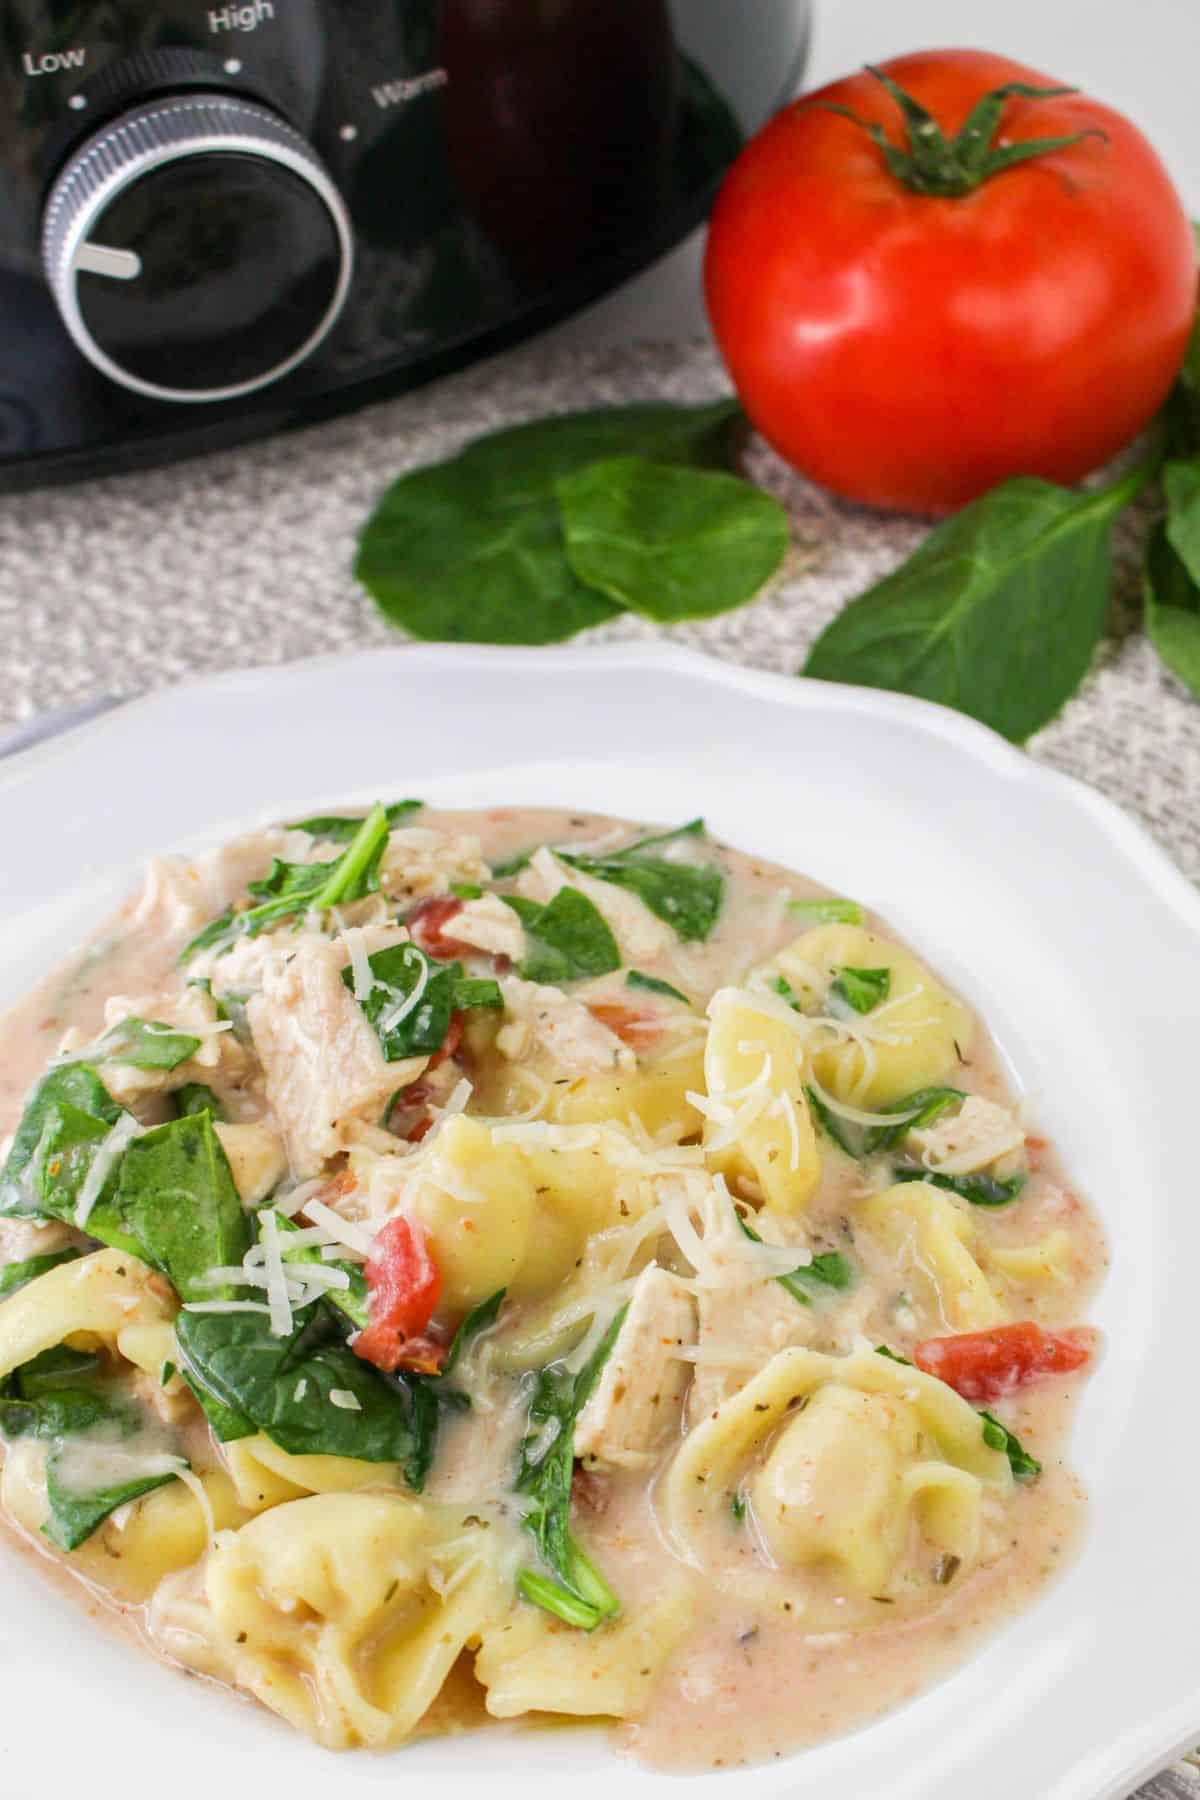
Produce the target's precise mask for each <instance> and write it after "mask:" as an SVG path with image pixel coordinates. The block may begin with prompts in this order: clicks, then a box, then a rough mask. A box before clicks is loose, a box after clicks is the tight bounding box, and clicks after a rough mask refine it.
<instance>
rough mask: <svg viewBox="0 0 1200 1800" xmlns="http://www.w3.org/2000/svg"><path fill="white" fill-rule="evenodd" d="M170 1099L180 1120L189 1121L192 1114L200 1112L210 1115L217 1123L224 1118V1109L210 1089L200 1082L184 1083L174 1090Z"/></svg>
mask: <svg viewBox="0 0 1200 1800" xmlns="http://www.w3.org/2000/svg"><path fill="white" fill-rule="evenodd" d="M171 1098H172V1100H173V1101H174V1102H175V1111H176V1112H177V1113H178V1115H179V1117H180V1118H181V1119H189V1118H191V1116H192V1114H193V1113H202V1112H206V1113H211V1114H212V1116H213V1118H214V1120H215V1121H217V1123H220V1122H221V1121H222V1120H223V1119H224V1117H225V1108H224V1107H223V1106H222V1105H221V1102H220V1101H219V1100H218V1099H217V1096H216V1095H215V1094H214V1093H213V1091H212V1089H211V1088H210V1087H207V1086H206V1085H205V1083H204V1082H202V1081H185V1082H184V1084H183V1086H182V1087H177V1088H176V1089H175V1091H174V1093H173V1094H172V1095H171Z"/></svg>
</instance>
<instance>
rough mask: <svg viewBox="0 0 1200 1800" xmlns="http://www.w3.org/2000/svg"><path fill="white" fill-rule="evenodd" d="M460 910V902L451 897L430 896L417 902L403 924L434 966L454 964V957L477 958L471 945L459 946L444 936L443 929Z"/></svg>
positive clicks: (452, 895)
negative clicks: (436, 963)
mask: <svg viewBox="0 0 1200 1800" xmlns="http://www.w3.org/2000/svg"><path fill="white" fill-rule="evenodd" d="M462 909H463V903H462V901H461V900H459V899H458V898H457V897H456V896H455V895H454V894H431V895H430V896H429V898H428V899H427V900H418V901H417V904H416V905H415V906H414V907H413V909H412V911H411V912H410V913H409V915H408V917H407V919H405V921H404V923H405V924H406V925H407V926H408V929H409V931H410V932H411V933H412V938H413V942H414V943H415V944H416V946H417V948H418V949H419V950H423V951H424V952H425V954H426V956H432V957H433V958H434V959H435V961H437V962H453V961H454V958H455V957H456V956H463V955H467V956H474V955H476V954H478V953H477V952H476V951H474V950H473V949H472V948H471V946H470V944H460V943H459V942H458V940H457V939H456V938H452V937H447V936H446V926H447V925H448V924H449V923H450V921H451V919H453V918H454V917H455V915H456V914H458V913H460V912H461V911H462Z"/></svg>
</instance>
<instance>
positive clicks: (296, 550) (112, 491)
mask: <svg viewBox="0 0 1200 1800" xmlns="http://www.w3.org/2000/svg"><path fill="white" fill-rule="evenodd" d="M726 386H727V384H726V382H725V380H724V377H723V373H722V371H721V369H720V367H719V364H718V363H717V361H716V359H715V357H714V355H713V353H712V352H711V350H709V349H708V348H707V347H706V346H704V345H701V344H696V345H685V346H680V345H678V344H668V345H645V346H640V347H635V348H633V349H628V350H621V351H619V352H617V351H602V352H594V353H580V352H562V351H560V352H555V353H547V352H546V351H545V350H542V349H539V348H538V347H537V346H536V345H533V346H529V347H526V348H524V349H522V350H518V351H515V352H513V353H511V354H510V355H508V356H505V357H503V358H500V359H497V360H495V361H493V362H490V363H488V364H485V365H483V366H482V367H480V368H478V369H475V370H471V371H468V372H467V373H466V374H463V375H459V376H455V377H453V378H451V379H449V380H447V381H443V382H440V383H438V384H437V385H435V386H433V387H430V388H426V389H423V390H422V391H420V392H419V393H416V394H412V395H409V396H406V397H405V398H403V399H399V400H394V401H389V402H387V403H385V404H383V405H380V406H377V407H374V408H371V409H370V410H368V411H366V412H362V413H359V414H357V415H356V416H354V417H352V418H349V419H344V420H339V421H335V422H334V423H332V424H329V425H324V426H320V427H318V428H316V429H314V430H310V431H305V432H302V433H295V434H292V435H289V436H285V437H279V438H276V439H274V440H271V441H269V442H267V443H265V444H256V445H251V446H249V447H247V448H245V449H241V450H236V451H231V452H227V453H223V454H220V455H217V456H212V457H208V458H206V459H204V460H202V461H198V462H187V463H181V464H180V465H178V466H177V467H176V468H172V469H162V470H158V471H155V472H153V473H150V474H146V475H134V476H124V477H121V478H118V479H113V480H105V481H97V482H92V483H89V484H87V485H85V486H82V487H75V488H66V489H59V490H51V491H47V492H41V493H35V494H28V495H18V496H8V497H5V498H3V499H0V629H2V632H3V644H4V666H5V675H6V680H5V681H4V684H3V687H2V688H0V724H3V723H14V722H17V721H21V720H25V719H28V718H30V717H32V716H33V715H34V714H36V713H39V712H42V711H45V710H47V709H49V708H52V707H60V706H64V705H67V704H71V703H77V702H80V701H83V700H85V699H88V698H90V697H91V696H93V695H97V694H115V695H132V694H137V693H142V692H145V691H146V690H147V689H150V688H155V687H159V686H162V685H163V684H165V683H169V682H175V681H180V680H183V679H185V678H186V677H188V676H190V675H195V674H200V673H210V672H216V671H220V670H223V669H230V668H236V667H238V666H245V665H248V664H258V663H268V662H270V663H277V662H286V661H289V660H291V659H293V658H296V657H302V656H310V655H313V654H316V653H318V652H321V651H330V650H341V649H347V648H350V647H352V646H358V645H365V644H386V643H394V642H395V641H396V636H397V634H396V633H395V631H394V630H393V629H392V628H391V627H390V626H388V625H387V624H385V623H384V622H383V621H382V620H381V619H380V618H379V616H378V615H377V614H376V613H375V611H374V608H373V607H372V605H371V602H370V601H369V599H368V598H367V597H366V595H365V594H363V593H362V591H361V590H360V589H359V588H358V587H357V586H356V584H355V582H354V580H353V578H352V576H351V573H350V565H351V559H352V555H353V546H354V538H355V533H356V532H357V530H358V528H359V526H360V525H361V524H362V522H363V520H364V518H365V517H366V515H367V513H368V511H369V510H370V508H371V506H372V504H373V502H374V501H375V499H376V498H377V496H378V495H379V493H380V492H381V491H382V489H383V488H384V487H385V486H386V485H387V483H388V481H389V480H391V479H392V478H393V477H394V476H395V475H397V474H399V473H400V472H401V471H402V470H404V469H407V468H411V467H415V466H417V465H419V464H422V463H426V462H431V461H435V460H438V459H440V458H442V457H445V456H449V455H451V454H453V453H454V451H455V450H456V449H457V448H458V447H459V445H460V444H461V443H463V442H464V441H466V440H467V439H469V438H472V437H475V436H478V435H479V434H480V433H482V432H485V431H489V430H494V429H497V428H499V427H500V426H503V425H510V424H515V423H518V422H519V421H521V420H522V419H525V418H529V417H533V416H535V415H538V414H542V413H545V412H552V411H565V410H568V409H571V408H575V407H582V406H590V405H603V404H609V403H616V402H620V401H628V400H633V399H650V398H666V399H676V400H700V399H705V398H708V397H710V396H711V395H713V394H715V393H720V392H723V391H724V390H725V388H726ZM751 465H752V470H753V473H754V474H755V476H756V477H757V478H758V479H760V480H762V481H763V482H764V483H766V484H767V485H769V486H771V487H772V488H774V490H775V491H776V492H778V493H779V494H780V495H781V496H782V497H783V498H785V499H786V500H787V501H788V503H789V505H790V507H791V509H792V513H793V518H794V526H795V531H794V536H795V543H794V547H793V550H792V553H791V555H790V557H789V559H788V564H787V566H786V568H785V570H784V573H783V576H782V579H780V580H779V581H778V582H776V583H775V585H774V586H773V587H772V589H771V590H770V591H769V592H768V593H767V594H766V595H765V596H764V597H763V598H761V599H759V600H758V601H756V602H755V603H754V604H753V605H751V606H748V607H744V608H742V609H741V610H740V611H738V612H735V613H730V614H728V615H726V616H725V617H724V618H721V619H716V620H713V621H711V622H708V623H706V624H702V625H688V626H680V627H677V628H675V629H674V630H673V631H671V632H669V633H667V634H666V635H668V636H672V637H675V638H677V639H679V640H680V641H682V642H685V643H690V644H693V645H696V646H697V647H699V648H702V649H705V650H708V651H710V652H712V653H713V654H715V655H717V656H724V657H728V658H730V659H731V660H733V661H736V662H740V663H745V664H751V665H753V666H755V667H759V668H765V669H775V670H779V671H782V672H784V673H791V672H794V671H795V670H796V669H797V668H798V667H799V665H800V664H801V663H802V662H803V660H804V656H805V653H806V651H807V648H808V646H809V644H810V643H811V642H812V640H813V638H814V637H815V636H816V634H817V632H818V631H819V630H820V629H821V627H822V626H823V625H824V624H825V623H826V622H827V621H828V620H829V619H830V618H831V617H832V616H833V614H834V613H835V612H836V611H837V610H838V609H839V607H840V605H841V604H842V602H843V601H844V600H845V599H847V598H848V597H850V596H851V595H853V594H855V593H858V592H860V591H861V590H862V589H863V588H864V587H866V586H867V585H868V584H869V583H870V582H871V581H873V580H876V579H877V578H878V577H879V576H881V575H882V574H884V573H886V571H887V570H888V569H890V568H892V567H893V566H894V565H895V564H896V563H897V562H899V561H901V560H902V559H903V558H904V556H905V555H907V553H908V552H909V551H910V550H911V549H912V548H913V547H914V546H915V545H916V544H917V543H918V542H919V540H920V538H921V536H922V534H923V532H924V531H925V530H926V529H927V525H926V524H923V523H922V522H921V521H918V520H908V519H889V518H884V517H881V516H879V515H877V514H872V513H870V512H867V511H865V510H863V509H861V508H857V507H852V506H845V505H842V504H840V503H838V502H835V501H832V500H830V499H829V498H828V497H827V496H825V495H822V494H820V493H818V492H817V491H815V490H814V489H812V488H811V487H809V486H808V485H807V484H806V483H804V482H802V481H800V480H799V479H797V478H796V477H794V476H792V475H791V474H790V473H789V471H787V470H786V469H784V468H783V467H782V465H780V464H779V463H778V462H777V461H776V459H775V458H773V457H772V456H771V455H770V454H769V452H767V451H766V450H765V449H763V448H762V447H759V448H757V449H752V451H751ZM1137 534H1138V522H1137V521H1136V520H1135V521H1133V522H1132V523H1131V524H1129V525H1127V526H1125V527H1123V534H1122V537H1121V540H1120V544H1119V553H1118V562H1119V576H1118V582H1117V590H1118V591H1117V596H1116V599H1115V601H1114V607H1113V635H1112V636H1111V637H1110V638H1109V640H1108V641H1107V643H1106V644H1105V646H1104V649H1103V651H1102V652H1101V654H1100V656H1099V657H1098V659H1097V664H1096V667H1095V668H1094V670H1093V672H1092V674H1091V675H1090V676H1089V678H1088V681H1087V683H1086V685H1085V687H1084V689H1083V691H1082V692H1081V693H1080V694H1079V695H1078V696H1077V697H1076V698H1075V699H1074V700H1072V701H1071V702H1070V703H1069V705H1068V706H1067V707H1066V709H1065V711H1064V712H1063V714H1062V716H1061V717H1060V718H1059V719H1058V720H1056V721H1055V722H1054V724H1052V725H1051V726H1050V727H1049V728H1048V729H1046V730H1045V731H1043V732H1041V733H1040V734H1039V736H1038V737H1037V738H1036V739H1035V740H1034V742H1033V744H1032V745H1031V750H1032V753H1033V754H1034V755H1035V756H1037V757H1040V758H1042V759H1044V760H1045V761H1046V762H1048V763H1051V764H1053V765H1054V766H1055V767H1056V768H1059V769H1063V770H1066V771H1067V772H1068V773H1070V774H1072V775H1077V776H1080V777H1082V778H1083V779H1084V780H1085V781H1089V782H1091V783H1093V784H1094V785H1095V786H1096V787H1098V788H1100V789H1102V790H1103V791H1104V792H1105V793H1107V794H1108V795H1110V796H1111V797H1112V798H1113V799H1114V800H1116V801H1118V802H1119V804H1120V805H1122V806H1123V807H1124V808H1125V809H1126V810H1127V811H1128V812H1130V813H1132V814H1133V815H1134V816H1135V817H1136V818H1139V819H1140V820H1141V821H1142V823H1143V824H1144V825H1145V826H1147V827H1148V829H1149V830H1150V832H1151V833H1152V835H1153V836H1154V837H1155V838H1156V839H1157V840H1158V842H1159V843H1160V844H1161V845H1162V846H1163V848H1164V849H1165V850H1167V852H1168V853H1169V854H1170V855H1171V856H1172V857H1173V858H1174V859H1175V861H1176V862H1177V863H1178V864H1179V866H1180V867H1181V868H1182V869H1183V870H1184V872H1185V873H1186V874H1187V875H1189V876H1190V877H1191V878H1192V879H1193V880H1195V881H1200V805H1198V804H1197V793H1198V791H1200V703H1198V702H1196V701H1194V700H1192V699H1191V698H1190V697H1189V696H1188V694H1187V692H1186V690H1185V689H1184V688H1183V687H1182V686H1181V685H1180V684H1179V683H1178V682H1176V681H1175V680H1174V679H1173V678H1172V677H1171V676H1169V675H1168V674H1167V673H1166V672H1165V670H1163V668H1162V667H1161V665H1160V664H1159V662H1158V660H1157V658H1156V657H1155V655H1154V653H1153V652H1152V651H1151V649H1150V647H1149V645H1148V644H1147V643H1146V642H1145V640H1144V639H1142V638H1141V637H1140V636H1139V635H1137V634H1136V633H1135V632H1132V631H1131V629H1130V627H1131V624H1132V623H1133V614H1132V609H1131V605H1130V601H1131V599H1132V597H1133V596H1135V595H1136V590H1137V573H1136V538H1137ZM593 635H595V636H596V637H598V638H632V637H650V636H654V635H656V631H655V628H653V627H651V626H649V625H648V624H646V623H644V622H642V621H639V620H635V619H630V618H624V619H621V620H618V621H616V622H614V623H613V624H611V625H608V626H605V627H602V628H601V629H600V630H599V631H598V632H596V633H594V634H593ZM1198 1724H1200V1721H1198ZM1187 1796H1196V1797H1197V1800H1200V1776H1198V1775H1197V1772H1196V1770H1195V1769H1193V1768H1188V1767H1185V1766H1184V1765H1182V1764H1181V1765H1179V1767H1178V1768H1177V1769H1176V1770H1175V1771H1173V1772H1171V1773H1170V1774H1168V1775H1163V1776H1160V1777H1159V1778H1158V1780H1157V1781H1156V1782H1153V1783H1151V1784H1150V1786H1149V1787H1147V1788H1145V1789H1143V1790H1142V1795H1141V1800H1186V1797H1187ZM1022 1800H1035V1797H1034V1796H1027V1797H1022Z"/></svg>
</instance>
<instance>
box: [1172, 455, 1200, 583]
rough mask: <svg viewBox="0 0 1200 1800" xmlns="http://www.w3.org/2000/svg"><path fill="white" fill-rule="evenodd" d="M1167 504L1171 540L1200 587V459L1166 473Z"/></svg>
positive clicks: (1187, 462) (1181, 464)
mask: <svg viewBox="0 0 1200 1800" xmlns="http://www.w3.org/2000/svg"><path fill="white" fill-rule="evenodd" d="M1163 492H1164V493H1165V495H1166V501H1167V539H1168V541H1169V543H1170V545H1171V548H1172V550H1174V552H1175V554H1176V556H1177V557H1178V558H1179V560H1180V562H1181V563H1182V564H1183V566H1184V568H1185V569H1186V570H1187V572H1188V574H1189V575H1190V576H1191V578H1192V581H1193V582H1194V583H1195V584H1197V585H1198V586H1200V456H1193V457H1189V458H1188V459H1187V460H1186V461H1177V462H1169V463H1168V464H1167V466H1166V468H1165V469H1164V470H1163Z"/></svg>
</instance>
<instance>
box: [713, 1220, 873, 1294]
mask: <svg viewBox="0 0 1200 1800" xmlns="http://www.w3.org/2000/svg"><path fill="white" fill-rule="evenodd" d="M733 1214H734V1217H735V1218H736V1220H737V1222H738V1224H739V1225H740V1226H741V1228H742V1230H743V1231H744V1232H745V1234H746V1236H747V1237H748V1238H750V1239H752V1240H753V1242H754V1243H756V1244H761V1243H762V1241H763V1240H762V1238H761V1237H760V1236H759V1234H758V1232H757V1231H755V1229H754V1227H753V1226H752V1225H750V1224H748V1223H747V1221H746V1220H745V1219H744V1218H743V1217H742V1215H741V1213H740V1212H739V1211H738V1209H737V1207H736V1206H735V1207H734V1209H733ZM775 1279H776V1281H777V1282H778V1283H779V1285H780V1287H781V1288H784V1289H785V1290H786V1291H787V1292H788V1293H789V1294H790V1295H791V1296H792V1299H793V1300H798V1301H799V1302H800V1304H801V1306H811V1305H812V1295H811V1294H810V1293H809V1291H808V1289H809V1288H810V1287H817V1288H821V1287H829V1288H848V1287H850V1286H851V1285H852V1284H853V1281H854V1270H853V1269H852V1268H851V1266H850V1264H849V1262H848V1261H847V1260H846V1258H845V1257H844V1256H843V1255H842V1253H841V1251H840V1250H826V1251H823V1252H822V1254H821V1255H820V1256H814V1257H813V1259H812V1261H811V1262H809V1263H805V1264H803V1265H802V1266H801V1267H799V1268H796V1269H792V1270H791V1271H790V1272H789V1273H788V1274H786V1275H776V1277H775Z"/></svg>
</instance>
